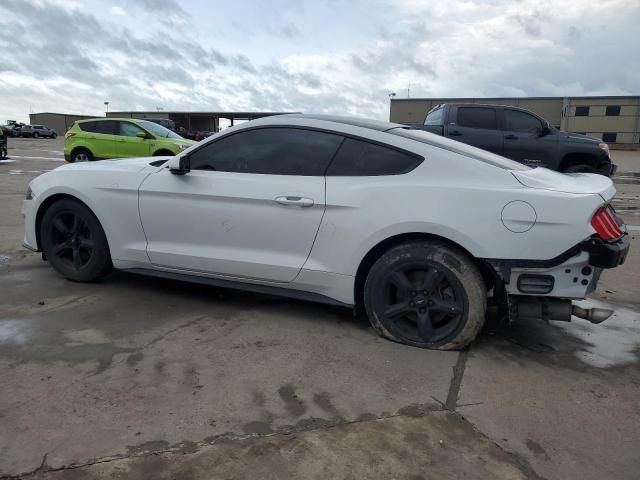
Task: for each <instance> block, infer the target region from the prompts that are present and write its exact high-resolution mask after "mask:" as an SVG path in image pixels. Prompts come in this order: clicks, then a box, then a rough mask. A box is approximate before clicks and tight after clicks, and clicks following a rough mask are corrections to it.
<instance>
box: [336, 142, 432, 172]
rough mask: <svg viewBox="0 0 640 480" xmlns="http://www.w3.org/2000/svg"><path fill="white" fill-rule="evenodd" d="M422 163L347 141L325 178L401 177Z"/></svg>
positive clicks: (395, 152) (413, 157)
mask: <svg viewBox="0 0 640 480" xmlns="http://www.w3.org/2000/svg"><path fill="white" fill-rule="evenodd" d="M423 160H424V159H423V158H422V157H420V156H419V155H415V154H410V153H405V152H401V151H399V150H395V149H393V148H388V147H383V146H381V145H376V144H373V143H369V142H364V141H361V140H356V139H353V138H347V139H345V141H344V143H343V144H342V146H341V147H340V150H338V153H337V154H336V156H335V157H334V159H333V161H332V162H331V165H330V166H329V169H328V170H327V175H328V176H334V177H365V176H380V175H400V174H403V173H407V172H410V171H411V170H413V169H414V168H416V167H417V166H418V165H420V163H421V162H422V161H423Z"/></svg>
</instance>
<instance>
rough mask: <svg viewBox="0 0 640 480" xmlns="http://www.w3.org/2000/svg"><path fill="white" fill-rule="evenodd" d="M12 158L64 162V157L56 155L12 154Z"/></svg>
mask: <svg viewBox="0 0 640 480" xmlns="http://www.w3.org/2000/svg"><path fill="white" fill-rule="evenodd" d="M11 158H21V159H25V160H49V161H52V162H64V161H65V160H64V158H55V157H27V156H22V155H11Z"/></svg>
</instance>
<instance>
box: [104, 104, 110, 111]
mask: <svg viewBox="0 0 640 480" xmlns="http://www.w3.org/2000/svg"><path fill="white" fill-rule="evenodd" d="M104 105H105V107H107V113H109V102H104Z"/></svg>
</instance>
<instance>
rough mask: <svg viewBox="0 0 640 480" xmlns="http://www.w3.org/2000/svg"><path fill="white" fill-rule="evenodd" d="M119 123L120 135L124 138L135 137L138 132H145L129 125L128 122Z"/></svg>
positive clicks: (131, 124)
mask: <svg viewBox="0 0 640 480" xmlns="http://www.w3.org/2000/svg"><path fill="white" fill-rule="evenodd" d="M119 123H120V135H122V136H124V137H135V136H136V135H137V134H138V132H142V133H145V134H146V132H145V131H144V130H143V129H141V128H140V127H139V126H137V125H134V124H133V123H129V122H119Z"/></svg>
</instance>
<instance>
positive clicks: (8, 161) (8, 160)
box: [0, 159, 15, 163]
mask: <svg viewBox="0 0 640 480" xmlns="http://www.w3.org/2000/svg"><path fill="white" fill-rule="evenodd" d="M13 162H15V160H11V159H6V160H0V163H13Z"/></svg>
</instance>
